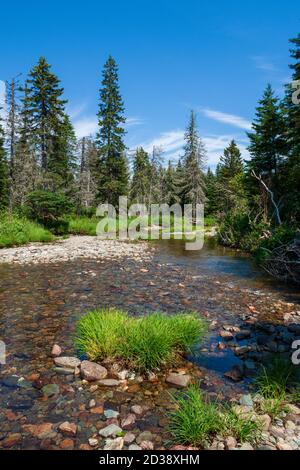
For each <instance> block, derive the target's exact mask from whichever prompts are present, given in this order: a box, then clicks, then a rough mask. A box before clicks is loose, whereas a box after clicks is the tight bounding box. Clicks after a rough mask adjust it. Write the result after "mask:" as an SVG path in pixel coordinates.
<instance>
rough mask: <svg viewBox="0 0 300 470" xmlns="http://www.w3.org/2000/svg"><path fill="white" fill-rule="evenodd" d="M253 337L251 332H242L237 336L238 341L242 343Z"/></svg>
mask: <svg viewBox="0 0 300 470" xmlns="http://www.w3.org/2000/svg"><path fill="white" fill-rule="evenodd" d="M250 336H251V331H250V330H241V331H239V332H238V333H237V334H236V336H235V337H236V339H237V340H238V341H242V340H244V339H248V338H250Z"/></svg>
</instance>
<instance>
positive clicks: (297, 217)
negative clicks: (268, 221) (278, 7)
mask: <svg viewBox="0 0 300 470" xmlns="http://www.w3.org/2000/svg"><path fill="white" fill-rule="evenodd" d="M290 42H291V44H292V46H293V49H292V50H291V57H292V59H293V60H294V61H295V62H294V63H292V64H291V65H290V68H291V69H292V71H293V76H292V80H293V81H294V82H296V83H295V86H296V87H297V89H298V93H296V95H297V96H296V97H295V98H296V100H297V98H298V100H299V96H300V93H299V88H300V33H299V34H298V36H297V37H296V38H295V39H291V41H290ZM297 83H298V85H297ZM295 86H292V84H289V85H288V86H287V88H286V97H285V101H284V106H285V110H286V117H287V124H288V125H287V141H288V143H287V145H288V161H287V165H286V168H285V171H286V180H285V188H284V190H285V194H286V209H287V212H288V214H287V215H288V216H289V218H290V219H291V220H294V221H297V222H298V223H299V221H300V194H299V193H300V192H299V187H300V104H299V103H297V101H295V98H294V99H293V94H294V93H295V92H296V90H295Z"/></svg>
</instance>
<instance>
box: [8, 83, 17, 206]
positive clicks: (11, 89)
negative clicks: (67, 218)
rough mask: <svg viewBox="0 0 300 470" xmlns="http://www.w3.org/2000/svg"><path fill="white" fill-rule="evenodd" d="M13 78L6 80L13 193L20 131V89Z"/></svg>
mask: <svg viewBox="0 0 300 470" xmlns="http://www.w3.org/2000/svg"><path fill="white" fill-rule="evenodd" d="M20 75H21V74H19V75H17V76H16V77H14V78H12V79H11V80H10V81H9V82H8V81H7V82H6V96H5V101H6V108H7V118H6V129H7V136H8V138H7V141H8V147H9V174H10V187H11V193H12V188H13V186H14V180H15V164H16V146H17V139H18V132H19V124H20V122H19V119H20V116H19V111H20V109H19V104H18V98H17V91H18V89H19V81H18V77H19V76H20ZM10 204H12V194H10Z"/></svg>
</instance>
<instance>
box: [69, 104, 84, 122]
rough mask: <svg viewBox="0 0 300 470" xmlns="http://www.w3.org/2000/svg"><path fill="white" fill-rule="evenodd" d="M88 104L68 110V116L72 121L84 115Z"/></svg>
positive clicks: (71, 107)
mask: <svg viewBox="0 0 300 470" xmlns="http://www.w3.org/2000/svg"><path fill="white" fill-rule="evenodd" d="M86 106H87V104H86V103H80V104H78V105H77V106H74V107H73V106H70V107H69V108H68V114H69V116H70V118H71V119H76V118H78V117H79V116H81V115H82V113H83V111H84V110H85V109H86Z"/></svg>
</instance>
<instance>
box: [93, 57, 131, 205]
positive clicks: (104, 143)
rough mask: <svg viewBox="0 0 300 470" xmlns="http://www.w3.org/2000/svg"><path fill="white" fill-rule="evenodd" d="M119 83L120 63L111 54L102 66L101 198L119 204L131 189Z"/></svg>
mask: <svg viewBox="0 0 300 470" xmlns="http://www.w3.org/2000/svg"><path fill="white" fill-rule="evenodd" d="M118 82H119V78H118V66H117V64H116V62H115V60H114V59H113V58H112V57H111V56H109V58H108V60H107V62H106V63H105V65H104V69H103V79H102V87H101V90H100V104H99V112H98V120H99V121H98V122H99V131H98V134H97V145H98V149H99V181H98V185H99V192H98V198H99V200H100V201H101V202H109V203H111V204H114V205H115V206H117V205H118V200H119V196H123V195H126V194H127V192H128V167H127V158H126V155H125V149H126V147H125V144H124V142H123V138H124V134H125V130H124V124H125V122H126V120H125V117H124V104H123V100H122V97H121V94H120V90H119V83H118Z"/></svg>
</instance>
